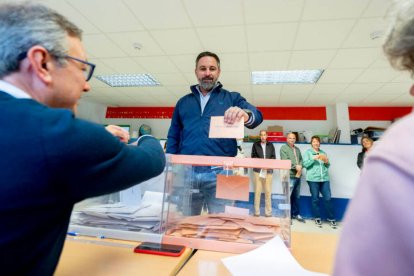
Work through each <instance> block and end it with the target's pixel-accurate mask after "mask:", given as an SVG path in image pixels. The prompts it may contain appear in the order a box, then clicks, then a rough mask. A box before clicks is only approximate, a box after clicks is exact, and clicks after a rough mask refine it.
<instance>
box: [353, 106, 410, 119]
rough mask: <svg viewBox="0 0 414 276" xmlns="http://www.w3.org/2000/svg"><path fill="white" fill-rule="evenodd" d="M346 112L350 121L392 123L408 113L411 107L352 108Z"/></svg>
mask: <svg viewBox="0 0 414 276" xmlns="http://www.w3.org/2000/svg"><path fill="white" fill-rule="evenodd" d="M348 110H349V120H350V121H392V120H394V119H397V118H400V117H402V116H405V115H407V114H408V113H410V112H411V110H412V107H411V106H410V107H409V106H394V107H380V106H377V107H374V106H352V107H349V108H348Z"/></svg>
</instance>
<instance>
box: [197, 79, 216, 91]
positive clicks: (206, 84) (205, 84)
mask: <svg viewBox="0 0 414 276" xmlns="http://www.w3.org/2000/svg"><path fill="white" fill-rule="evenodd" d="M206 80H212V79H206ZM216 83H217V82H215V81H213V82H205V81H204V80H200V86H201V88H203V89H204V90H207V91H210V90H211V89H213V88H214V86H216Z"/></svg>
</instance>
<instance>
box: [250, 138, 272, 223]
mask: <svg viewBox="0 0 414 276" xmlns="http://www.w3.org/2000/svg"><path fill="white" fill-rule="evenodd" d="M252 158H264V159H276V152H275V147H274V146H273V144H272V143H269V142H268V141H267V133H266V131H265V130H261V131H260V141H257V142H255V143H253V146H252ZM253 174H254V215H255V216H257V217H258V216H260V198H261V196H262V190H264V193H265V216H266V217H271V216H272V179H273V170H266V169H258V168H254V169H253Z"/></svg>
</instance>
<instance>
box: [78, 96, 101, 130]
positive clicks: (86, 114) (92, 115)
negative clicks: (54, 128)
mask: <svg viewBox="0 0 414 276" xmlns="http://www.w3.org/2000/svg"><path fill="white" fill-rule="evenodd" d="M76 116H77V117H78V118H82V119H85V120H89V121H92V122H95V123H98V124H104V120H105V116H106V106H105V105H102V104H98V103H92V102H88V101H86V100H84V99H81V100H80V101H79V105H78V113H77V115H76Z"/></svg>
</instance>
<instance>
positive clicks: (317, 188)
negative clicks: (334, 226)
mask: <svg viewBox="0 0 414 276" xmlns="http://www.w3.org/2000/svg"><path fill="white" fill-rule="evenodd" d="M308 184H309V189H310V193H311V197H312V215H313V217H314V218H315V219H320V218H321V213H320V210H319V193H321V194H322V197H323V201H324V203H325V210H326V216H327V218H328V220H334V219H335V217H334V213H333V205H332V201H331V186H330V183H329V181H324V182H314V181H308Z"/></svg>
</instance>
